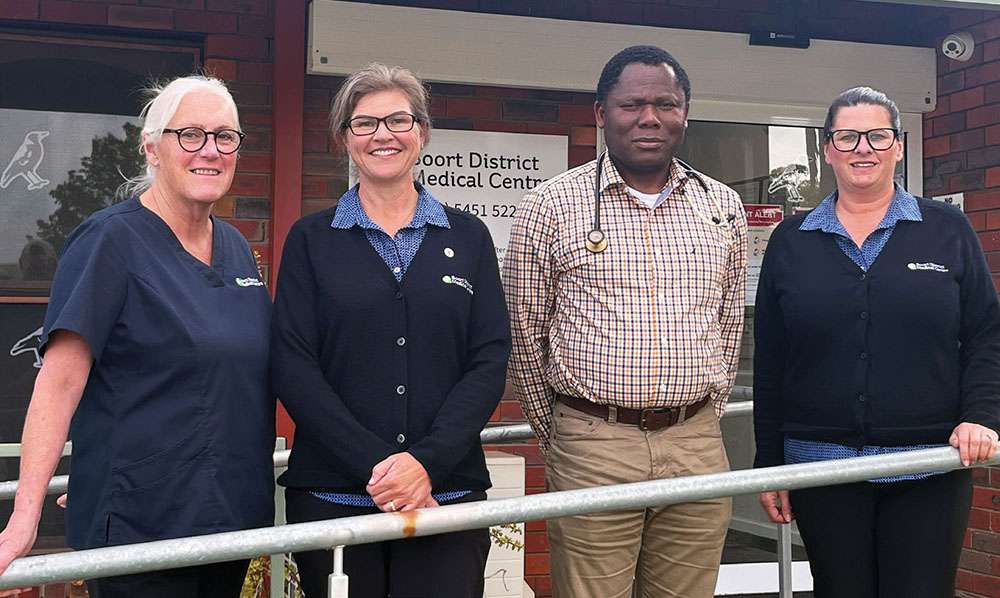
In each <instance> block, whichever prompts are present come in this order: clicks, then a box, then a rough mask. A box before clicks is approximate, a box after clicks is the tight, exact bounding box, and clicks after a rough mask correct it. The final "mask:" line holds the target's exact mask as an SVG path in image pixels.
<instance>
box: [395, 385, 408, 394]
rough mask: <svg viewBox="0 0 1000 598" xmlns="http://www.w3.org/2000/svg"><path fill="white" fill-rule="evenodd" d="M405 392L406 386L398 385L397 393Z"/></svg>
mask: <svg viewBox="0 0 1000 598" xmlns="http://www.w3.org/2000/svg"><path fill="white" fill-rule="evenodd" d="M404 392H406V387H405V386H403V385H402V384H400V385H399V386H397V387H396V394H398V395H401V394H403V393H404Z"/></svg>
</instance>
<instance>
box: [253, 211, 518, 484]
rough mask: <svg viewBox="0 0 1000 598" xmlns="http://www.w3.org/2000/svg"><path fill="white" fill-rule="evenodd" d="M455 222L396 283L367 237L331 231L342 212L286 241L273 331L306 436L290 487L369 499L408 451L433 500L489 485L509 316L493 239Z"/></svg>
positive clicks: (432, 238)
mask: <svg viewBox="0 0 1000 598" xmlns="http://www.w3.org/2000/svg"><path fill="white" fill-rule="evenodd" d="M445 210H446V211H447V214H448V219H449V222H450V224H451V228H450V229H445V228H439V227H436V226H428V227H427V234H426V236H425V237H424V240H423V242H422V243H421V246H420V249H419V251H418V252H417V254H416V256H415V257H414V258H413V261H412V263H411V264H410V266H409V269H408V271H407V272H406V275H405V276H404V277H403V280H402V282H399V283H397V282H396V279H395V278H394V277H393V274H392V273H391V272H390V271H389V268H388V267H387V266H386V264H385V262H384V261H383V260H382V258H381V257H380V256H379V255H378V253H377V252H376V251H375V249H374V248H373V247H372V246H371V243H369V241H368V239H367V237H366V236H365V232H364V231H363V230H362V229H361V228H360V227H353V228H350V229H346V230H344V229H335V228H331V226H330V224H331V222H332V220H333V215H334V213H335V211H336V208H331V209H329V210H325V211H322V212H319V213H317V214H313V215H310V216H306V217H304V218H302V219H301V220H299V221H298V222H296V223H295V225H294V226H293V227H292V229H291V230H290V231H289V233H288V238H287V240H286V242H285V247H284V252H283V254H282V259H281V270H280V275H279V277H278V284H277V290H276V294H275V308H274V319H273V322H272V326H271V374H272V380H273V384H274V390H275V392H276V393H277V395H278V396H279V397H280V398H281V401H282V403H284V405H285V407H286V408H287V409H288V412H289V413H290V414H291V416H292V419H293V420H294V421H295V424H296V433H295V442H294V444H293V448H292V454H291V459H290V461H289V464H288V471H287V472H285V473H284V474H283V475H282V476H281V478H280V479H279V483H281V484H282V485H284V486H290V487H296V488H302V489H308V490H322V491H337V492H351V493H356V494H365V485H366V483H367V482H368V479H369V477H370V476H371V471H372V467H373V466H374V465H375V464H376V463H378V462H380V461H382V460H383V459H385V458H386V457H388V456H389V455H391V454H394V453H398V452H402V451H407V452H409V453H410V454H411V455H413V456H414V457H415V458H416V459H417V460H418V461H419V462H420V463H421V464H422V465H423V466H424V468H425V469H426V470H427V473H428V474H429V475H430V478H431V482H432V484H433V489H434V491H435V492H438V491H449V490H485V489H486V488H488V487H489V486H490V480H489V474H488V472H487V470H486V463H485V459H484V457H483V451H482V446H481V444H480V442H479V432H480V430H482V428H483V426H484V425H485V424H486V422H487V421H488V420H489V417H490V415H491V414H492V413H493V411H494V409H495V408H496V405H497V402H498V401H499V400H500V396H501V395H502V394H503V389H504V378H505V374H506V368H507V357H508V353H509V351H510V327H509V320H508V316H507V307H506V303H505V302H504V295H503V291H502V289H501V287H500V278H499V272H498V268H497V258H496V251H495V249H494V247H493V241H492V239H491V238H490V235H489V232H488V230H487V229H486V226H485V225H484V224H483V223H482V222H480V221H479V220H478V219H477V218H475V217H474V216H471V215H469V214H466V213H463V212H459V211H457V210H454V209H450V208H445ZM446 248H451V251H446ZM449 255H451V256H452V257H449ZM448 277H452V278H448ZM454 277H458V278H460V279H466V280H467V281H468V283H470V285H471V292H470V289H468V288H466V286H463V285H461V284H454V282H455V281H454ZM446 279H447V280H451V281H452V283H448V282H445V280H446Z"/></svg>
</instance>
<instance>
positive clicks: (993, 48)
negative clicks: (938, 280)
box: [914, 11, 1000, 598]
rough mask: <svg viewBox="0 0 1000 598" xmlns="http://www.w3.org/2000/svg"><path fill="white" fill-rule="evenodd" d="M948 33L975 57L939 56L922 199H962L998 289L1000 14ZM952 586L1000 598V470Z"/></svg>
mask: <svg viewBox="0 0 1000 598" xmlns="http://www.w3.org/2000/svg"><path fill="white" fill-rule="evenodd" d="M950 25H951V30H952V31H963V30H964V31H969V32H971V33H972V35H973V38H974V39H975V42H976V49H975V52H974V53H973V56H972V59H970V60H969V61H968V62H957V61H954V60H949V59H947V58H945V57H944V56H941V55H940V54H939V56H938V105H937V108H936V109H935V110H934V112H931V113H929V114H926V115H925V116H924V192H925V195H928V196H934V195H941V194H945V193H956V192H960V191H961V192H963V193H964V194H965V210H966V213H967V215H968V217H969V220H970V221H971V222H972V225H973V227H974V228H975V229H976V231H977V232H978V233H979V240H980V242H981V243H982V244H983V250H984V251H985V252H986V259H987V261H988V263H989V265H990V271H991V272H992V273H993V277H994V281H996V282H998V283H1000V12H996V11H961V12H956V13H955V14H953V15H952V21H951V23H950ZM998 288H1000V284H998ZM914 523H915V524H918V523H917V522H914ZM956 585H957V588H958V589H957V595H958V596H961V597H965V598H972V597H976V598H979V597H986V596H990V597H1000V468H993V467H990V468H981V469H978V470H976V472H975V490H974V494H973V503H972V513H971V514H970V516H969V528H968V530H967V531H966V534H965V545H964V548H963V550H962V559H961V562H960V565H959V571H958V577H957V580H956Z"/></svg>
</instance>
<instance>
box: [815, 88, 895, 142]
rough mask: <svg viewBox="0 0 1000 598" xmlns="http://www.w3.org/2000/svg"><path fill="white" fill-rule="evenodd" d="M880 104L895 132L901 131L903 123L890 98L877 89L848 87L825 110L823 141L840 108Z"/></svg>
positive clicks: (826, 138) (827, 136) (831, 128)
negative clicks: (887, 114)
mask: <svg viewBox="0 0 1000 598" xmlns="http://www.w3.org/2000/svg"><path fill="white" fill-rule="evenodd" d="M859 105H867V106H881V107H883V108H885V111H886V112H888V113H889V122H890V123H891V124H892V128H893V129H894V130H895V131H896V133H897V134H900V133H902V132H903V125H902V122H901V121H900V119H899V108H898V107H897V106H896V102H894V101H892V98H890V97H889V96H887V95H885V94H884V93H882V92H881V91H878V90H877V89H872V88H871V87H854V88H852V89H848V90H847V91H845V92H844V93H842V94H840V95H839V96H837V97H836V98H834V99H833V102H831V103H830V108H829V109H828V110H827V111H826V122H825V123H824V124H823V141H824V143H825V142H826V140H828V139H829V138H830V131H832V130H833V121H834V120H835V119H836V118H837V113H838V112H840V109H841V108H847V107H849V106H859Z"/></svg>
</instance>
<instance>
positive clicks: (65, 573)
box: [0, 447, 1000, 589]
mask: <svg viewBox="0 0 1000 598" xmlns="http://www.w3.org/2000/svg"><path fill="white" fill-rule="evenodd" d="M988 464H991V465H993V464H1000V455H997V456H996V457H994V458H993V459H992V460H991V461H989V462H988ZM961 467H963V466H962V463H961V461H960V458H959V454H958V450H957V449H954V448H952V447H940V448H933V449H923V450H916V451H909V452H905V453H897V454H894V455H876V456H872V457H855V458H851V459H842V460H837V461H823V462H817V463H803V464H799V465H781V466H778V467H769V468H764V469H751V470H741V471H733V472H727V473H716V474H709V475H698V476H689V477H684V478H671V479H666V480H654V481H648V482H635V483H630V484H618V485H614V486H603V487H599V488H586V489H582V490H568V491H563V492H548V493H544V494H533V495H530V496H525V497H519V498H507V499H499V500H489V501H480V502H472V503H463V504H457V505H446V506H441V507H435V508H431V509H420V510H417V511H410V512H406V513H381V514H377V515H363V516H360V517H349V518H344V519H334V520H329V521H317V522H311V523H297V524H291V525H285V526H280V527H272V528H262V529H255V530H244V531H237V532H226V533H221V534H210V535H205V536H195V537H189V538H179V539H176V540H160V541H156V542H145V543H141V544H131V545H127V546H114V547H107V548H95V549H91V550H81V551H78V552H65V553H58V554H48V555H43V556H35V557H27V558H23V559H19V560H16V561H14V562H13V563H11V565H10V567H9V568H8V570H7V571H6V572H5V573H4V574H3V575H2V576H0V589H7V588H19V587H27V586H35V585H41V584H44V583H53V582H59V581H65V580H72V579H81V578H87V579H90V578H95V577H106V576H109V575H123V574H130V573H138V572H141V571H155V570H161V569H170V568H175V567H188V566H192V565H202V564H207V563H217V562H224V561H230V560H236V559H244V558H252V557H255V556H258V555H262V554H279V553H284V552H298V551H303V550H322V549H330V548H333V547H335V546H344V545H353V544H364V543H369V542H383V541H387V540H395V539H399V538H408V537H412V536H426V535H432V534H439V533H445V532H453V531H459V530H468V529H476V528H482V527H487V526H492V525H500V524H505V523H516V522H521V521H536V520H540V519H553V518H557V517H566V516H569V515H581V514H585V513H601V512H607V511H619V510H622V509H633V508H642V507H649V506H653V505H665V504H676V503H682V502H690V501H694V500H703V499H708V498H718V497H724V496H734V495H740V494H757V493H759V492H764V491H773V490H779V489H788V490H792V489H797V488H808V487H814V486H828V485H833V484H845V483H851V482H858V481H862V480H869V479H874V478H883V477H892V476H897V475H901V474H910V473H925V472H932V471H951V470H953V469H959V468H961Z"/></svg>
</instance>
